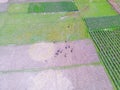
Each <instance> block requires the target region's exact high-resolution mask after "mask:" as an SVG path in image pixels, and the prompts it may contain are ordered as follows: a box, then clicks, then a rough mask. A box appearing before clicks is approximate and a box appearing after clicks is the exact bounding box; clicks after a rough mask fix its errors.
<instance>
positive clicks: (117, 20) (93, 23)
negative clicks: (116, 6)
mask: <svg viewBox="0 0 120 90" xmlns="http://www.w3.org/2000/svg"><path fill="white" fill-rule="evenodd" d="M85 21H86V24H87V26H88V28H89V30H90V31H94V30H101V29H107V28H109V30H110V28H111V29H115V28H119V27H120V15H117V16H107V17H99V18H86V19H85Z"/></svg>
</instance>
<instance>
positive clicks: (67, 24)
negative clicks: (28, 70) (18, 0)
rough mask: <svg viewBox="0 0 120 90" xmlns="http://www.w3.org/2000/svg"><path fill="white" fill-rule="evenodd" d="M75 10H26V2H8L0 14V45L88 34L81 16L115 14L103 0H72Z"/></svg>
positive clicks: (72, 38) (82, 36) (68, 38)
mask: <svg viewBox="0 0 120 90" xmlns="http://www.w3.org/2000/svg"><path fill="white" fill-rule="evenodd" d="M75 4H76V6H77V7H78V9H79V12H61V13H54V14H53V13H52V14H51V13H46V14H45V13H43V14H42V13H41V14H40V13H28V12H27V8H28V6H29V5H28V4H27V3H25V4H11V5H10V6H9V8H8V12H6V13H1V14H0V45H7V44H29V43H35V42H40V41H65V40H79V39H84V38H89V35H88V32H87V27H86V25H85V22H84V20H83V18H85V17H98V16H111V15H117V13H116V12H115V11H114V10H113V9H112V7H111V6H110V5H109V4H108V2H107V1H105V0H102V1H100V0H97V1H95V0H94V1H93V2H90V1H88V0H85V1H81V0H75ZM22 6H24V8H23V7H22Z"/></svg>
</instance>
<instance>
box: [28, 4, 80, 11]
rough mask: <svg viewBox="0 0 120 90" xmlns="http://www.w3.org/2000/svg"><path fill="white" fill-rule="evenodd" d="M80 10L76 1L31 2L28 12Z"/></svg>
mask: <svg viewBox="0 0 120 90" xmlns="http://www.w3.org/2000/svg"><path fill="white" fill-rule="evenodd" d="M69 11H78V9H77V7H76V5H75V4H74V2H40V3H30V5H29V9H28V12H29V13H40V12H69Z"/></svg>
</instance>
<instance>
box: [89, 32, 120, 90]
mask: <svg viewBox="0 0 120 90" xmlns="http://www.w3.org/2000/svg"><path fill="white" fill-rule="evenodd" d="M90 35H91V37H92V39H93V41H94V42H95V44H96V46H97V48H98V50H99V56H100V60H101V61H102V63H103V64H104V66H105V68H106V70H107V72H108V74H109V76H110V77H111V80H112V82H113V83H114V86H115V88H116V89H115V90H120V30H114V31H94V32H90Z"/></svg>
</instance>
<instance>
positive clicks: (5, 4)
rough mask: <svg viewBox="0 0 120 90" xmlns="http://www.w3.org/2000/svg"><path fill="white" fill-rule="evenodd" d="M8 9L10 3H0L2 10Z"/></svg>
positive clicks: (0, 9) (0, 10)
mask: <svg viewBox="0 0 120 90" xmlns="http://www.w3.org/2000/svg"><path fill="white" fill-rule="evenodd" d="M7 9H8V3H0V12H6V11H7Z"/></svg>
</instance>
